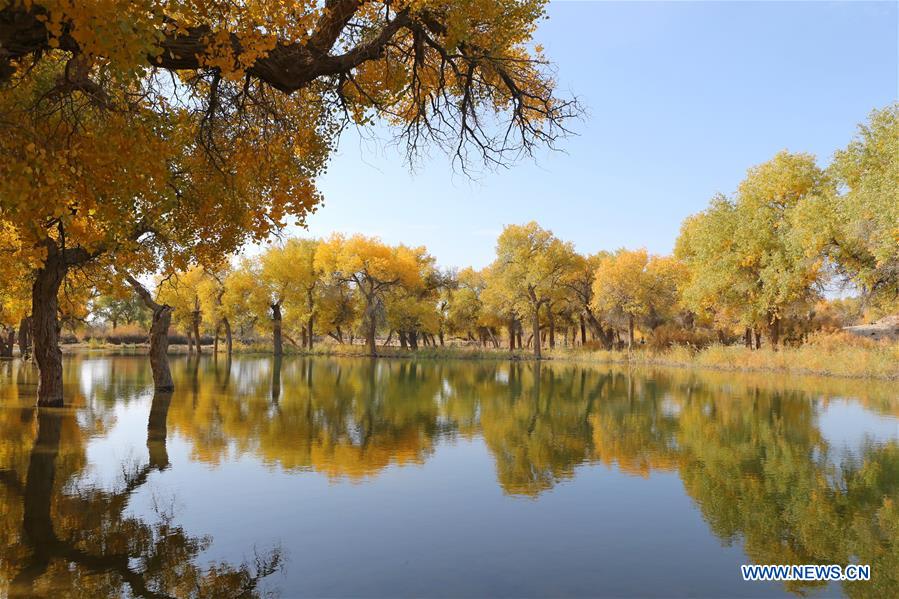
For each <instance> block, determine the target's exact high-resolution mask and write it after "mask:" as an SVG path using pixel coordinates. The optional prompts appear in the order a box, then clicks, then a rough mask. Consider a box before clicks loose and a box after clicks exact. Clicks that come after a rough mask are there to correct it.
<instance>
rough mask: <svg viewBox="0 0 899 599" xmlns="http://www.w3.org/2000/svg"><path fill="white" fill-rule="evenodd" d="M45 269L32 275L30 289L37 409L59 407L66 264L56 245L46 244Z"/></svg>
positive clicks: (42, 268) (60, 404) (40, 269)
mask: <svg viewBox="0 0 899 599" xmlns="http://www.w3.org/2000/svg"><path fill="white" fill-rule="evenodd" d="M46 247H47V258H46V260H45V261H44V265H43V266H42V267H41V268H39V269H37V270H36V271H35V273H34V284H33V285H32V287H31V318H32V334H33V335H34V357H35V360H36V361H37V367H38V370H39V371H40V377H39V379H38V387H37V405H39V406H62V351H60V349H59V320H58V319H57V314H58V312H59V299H58V298H57V294H58V293H59V286H60V285H61V284H62V281H63V279H64V278H65V276H66V270H67V267H66V263H65V259H64V257H63V255H62V254H61V253H60V251H59V248H58V247H57V245H56V243H55V242H51V243H48V244H47V246H46Z"/></svg>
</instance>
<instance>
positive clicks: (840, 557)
mask: <svg viewBox="0 0 899 599" xmlns="http://www.w3.org/2000/svg"><path fill="white" fill-rule="evenodd" d="M66 360H67V361H66V381H67V385H68V397H69V399H70V401H71V403H72V407H71V408H67V409H60V410H49V411H41V412H38V411H37V410H36V409H34V408H33V407H32V404H33V394H34V385H35V372H34V370H33V369H32V367H31V366H29V365H21V364H19V363H18V362H6V363H2V364H0V508H2V509H0V514H2V516H0V531H2V533H0V534H2V540H0V546H2V550H0V551H2V553H0V596H4V595H6V594H9V595H17V594H22V595H26V596H51V597H58V596H68V595H79V596H91V597H96V596H107V595H113V596H122V595H124V596H132V595H143V596H160V595H165V596H176V597H184V596H191V595H201V596H211V597H223V596H234V595H239V594H240V593H242V592H248V593H249V594H253V593H258V594H267V593H274V594H280V595H281V596H284V597H295V596H366V597H374V596H453V597H458V596H483V595H490V596H554V597H556V596H684V595H690V596H715V597H722V596H780V595H788V594H790V593H806V594H812V595H820V596H838V595H849V596H853V597H855V596H858V597H890V596H899V419H897V416H899V397H897V395H899V391H897V388H896V385H895V384H891V383H885V382H882V383H863V382H858V381H842V380H832V379H795V378H794V379H787V378H778V377H774V376H771V375H763V376H748V375H736V374H722V373H701V374H698V373H690V372H687V371H677V370H664V371H662V370H659V371H646V372H638V371H634V372H628V371H627V370H621V369H614V368H609V367H587V368H582V367H578V366H574V365H571V364H567V365H566V364H543V365H541V366H539V367H538V366H536V365H534V364H509V363H505V362H499V361H497V362H463V361H455V362H418V363H415V362H407V361H379V362H377V363H375V362H371V361H368V360H326V359H311V360H309V359H300V358H295V359H294V358H291V359H285V360H284V361H283V362H281V363H280V364H279V363H275V362H273V361H272V360H271V359H266V358H235V359H234V360H233V361H232V362H230V363H228V362H226V361H225V360H224V358H219V360H218V361H217V362H215V361H213V360H212V359H211V358H209V357H204V358H203V359H202V360H200V361H197V360H196V359H193V360H189V359H187V358H180V359H176V361H175V362H174V364H173V370H174V374H175V379H176V383H177V385H178V389H177V391H176V392H175V393H174V394H172V395H162V394H156V395H154V394H153V392H152V389H151V385H150V383H151V377H150V372H149V368H148V364H147V361H146V359H145V358H143V357H140V356H119V357H110V356H104V355H84V356H73V357H67V359H66ZM750 562H754V563H790V564H805V563H836V564H846V563H852V562H859V563H868V564H870V565H871V567H872V573H873V578H874V580H873V581H871V582H868V583H849V584H846V585H842V586H841V585H839V584H836V583H835V584H831V585H829V586H822V585H808V584H805V585H800V584H794V585H789V586H785V585H783V584H780V583H744V582H742V580H741V578H740V571H739V565H740V564H742V563H750Z"/></svg>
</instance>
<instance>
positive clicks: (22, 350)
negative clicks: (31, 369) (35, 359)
mask: <svg viewBox="0 0 899 599" xmlns="http://www.w3.org/2000/svg"><path fill="white" fill-rule="evenodd" d="M30 356H31V317H30V316H26V317H25V318H23V319H22V320H21V322H19V357H21V358H22V359H23V360H27V359H28V358H29V357H30Z"/></svg>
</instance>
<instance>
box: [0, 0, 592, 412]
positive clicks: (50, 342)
mask: <svg viewBox="0 0 899 599" xmlns="http://www.w3.org/2000/svg"><path fill="white" fill-rule="evenodd" d="M544 4H545V2H544V1H543V0H528V1H526V2H520V1H517V0H480V1H479V2H476V3H473V4H472V5H471V6H470V7H467V10H458V9H457V7H456V6H455V4H454V3H452V2H448V1H444V2H436V3H435V2H429V3H427V4H421V3H419V2H400V3H396V2H387V1H385V2H360V1H358V0H333V1H330V0H329V1H328V2H324V3H312V4H309V5H306V6H304V7H302V8H298V7H297V6H295V5H294V4H285V5H277V6H273V5H271V3H269V2H262V1H261V0H253V1H250V2H241V3H233V2H226V1H224V0H206V1H204V2H199V3H193V2H190V3H182V2H176V3H172V2H167V1H166V2H163V1H162V0H145V1H142V2H140V3H138V4H134V3H132V2H130V1H129V2H125V1H123V0H114V2H113V5H110V4H104V5H103V6H102V7H100V6H94V5H89V4H85V3H78V4H77V5H72V4H70V3H68V2H58V1H56V0H45V1H43V2H20V1H18V0H14V1H11V0H10V1H6V2H4V3H3V4H2V6H0V85H2V86H3V87H2V90H0V93H2V97H0V112H2V113H3V114H4V115H6V116H7V118H5V119H4V121H3V124H2V128H3V129H2V135H0V140H2V142H0V143H2V150H3V154H4V156H9V157H10V159H9V160H4V162H3V164H2V165H0V181H2V182H3V183H4V185H3V186H2V187H0V198H2V203H0V219H7V220H9V221H10V222H12V223H13V224H14V226H15V227H16V228H17V230H18V232H19V233H20V235H23V244H24V245H25V246H27V247H29V248H32V247H33V248H36V249H39V250H41V251H42V252H43V260H44V261H43V265H42V266H41V267H40V268H38V269H36V272H35V281H36V282H35V286H34V289H33V296H34V299H33V302H32V304H33V310H32V312H33V316H34V320H35V322H34V331H35V349H36V355H37V361H38V365H39V367H40V369H41V372H42V375H41V384H40V386H39V391H38V395H39V401H40V402H42V403H44V404H57V403H60V402H61V401H62V388H61V376H60V371H61V366H60V360H61V358H60V354H59V352H58V351H57V350H56V349H55V348H56V345H57V344H58V338H57V334H56V328H57V327H56V323H55V322H54V319H55V314H56V310H55V306H54V305H53V302H54V299H53V298H54V295H55V291H56V290H57V289H58V287H59V285H60V284H61V282H62V280H63V279H64V278H65V276H66V274H67V272H68V270H69V269H71V268H73V267H79V266H81V265H84V264H86V263H87V262H90V261H94V260H100V259H109V258H111V256H112V255H115V263H116V264H117V266H118V267H119V269H120V270H121V271H125V270H128V271H129V273H130V274H132V275H139V274H141V273H145V272H151V271H152V270H154V269H159V268H160V267H161V266H162V265H165V266H166V267H167V268H171V269H175V270H178V269H181V270H183V269H184V268H186V266H187V264H188V263H189V262H192V261H193V262H198V263H207V262H213V261H216V260H218V259H220V258H221V257H222V256H224V255H227V254H229V253H230V252H232V251H233V250H234V249H236V248H237V247H239V246H240V245H241V244H242V243H243V242H245V241H248V240H255V241H259V240H261V239H263V238H265V237H266V236H267V235H268V234H269V233H271V232H272V231H274V230H276V229H277V228H279V227H280V226H281V225H282V224H283V222H284V219H285V218H288V217H295V218H297V219H299V220H302V218H303V217H304V216H305V214H306V213H307V212H308V211H309V210H310V209H311V208H312V207H313V206H314V205H315V204H317V203H318V200H319V198H318V194H317V193H316V191H315V185H314V180H315V177H316V176H317V174H318V173H319V172H320V171H321V169H322V168H323V166H324V164H325V161H326V159H327V156H328V154H329V152H330V150H331V148H332V147H333V145H334V143H335V141H336V136H337V135H338V133H339V131H340V130H341V129H342V126H341V125H342V124H343V123H345V122H347V121H354V122H356V123H358V124H365V123H368V122H371V121H372V119H374V118H381V119H384V120H387V121H388V122H389V123H391V124H394V125H396V127H397V130H398V131H399V135H400V136H401V137H402V138H404V139H405V140H406V143H407V148H408V150H409V152H410V155H413V154H415V152H416V150H417V149H418V148H419V146H420V145H421V144H422V143H425V142H427V141H430V142H433V143H435V144H437V145H439V146H442V147H445V148H447V149H448V150H449V151H451V152H453V153H454V155H455V156H456V157H457V158H458V159H459V160H461V161H462V164H463V167H464V165H465V164H466V161H467V156H468V153H469V152H470V151H472V150H473V151H474V152H475V154H476V155H478V156H479V157H481V158H482V159H483V160H485V161H486V162H487V163H488V164H502V163H503V162H505V160H506V159H508V158H510V157H512V156H516V155H518V154H520V153H522V152H524V153H530V152H531V151H532V150H533V148H534V147H535V146H536V145H538V144H541V145H553V144H554V143H555V141H556V140H557V139H558V138H559V136H560V135H563V134H564V133H565V132H566V130H565V126H564V122H565V120H566V119H567V118H569V117H572V116H575V115H576V114H577V113H578V108H577V105H576V104H575V103H574V102H571V101H566V100H564V99H560V98H558V97H556V95H555V90H554V81H553V79H552V77H551V76H549V74H548V72H547V69H546V62H545V60H544V59H543V57H542V55H541V53H540V49H539V48H532V47H531V46H530V43H529V42H530V36H531V33H532V31H533V24H534V23H535V22H536V21H537V20H539V19H540V18H541V17H542V14H543V7H544ZM110 14H115V15H117V17H118V20H116V21H115V24H114V25H113V24H112V23H110V20H109V15H110ZM160 71H168V74H170V75H171V77H172V78H174V80H173V79H170V78H169V77H166V76H162V75H163V74H162V73H161V72H160ZM282 92H283V93H282ZM485 112H489V113H494V114H496V115H498V118H495V119H494V118H484V117H482V115H483V114H484V113H485ZM491 123H493V124H495V125H496V126H497V127H496V128H495V129H494V128H493V127H491V126H490V124H491ZM35 223H42V225H43V226H41V227H35V226H34V225H35Z"/></svg>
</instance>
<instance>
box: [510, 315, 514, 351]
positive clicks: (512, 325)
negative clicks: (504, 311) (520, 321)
mask: <svg viewBox="0 0 899 599" xmlns="http://www.w3.org/2000/svg"><path fill="white" fill-rule="evenodd" d="M509 351H515V320H514V319H512V320H510V321H509Z"/></svg>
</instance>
